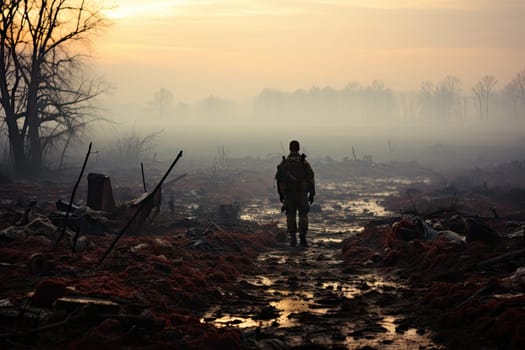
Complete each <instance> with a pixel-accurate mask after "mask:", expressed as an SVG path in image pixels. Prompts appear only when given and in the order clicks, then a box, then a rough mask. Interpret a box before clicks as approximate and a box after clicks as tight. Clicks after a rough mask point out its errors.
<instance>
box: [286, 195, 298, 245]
mask: <svg viewBox="0 0 525 350" xmlns="http://www.w3.org/2000/svg"><path fill="white" fill-rule="evenodd" d="M296 215H297V206H296V204H295V201H293V200H292V199H291V198H290V199H289V200H287V202H286V227H287V231H288V234H289V235H290V245H291V246H292V247H295V246H296V245H297V237H296V233H297V221H296Z"/></svg>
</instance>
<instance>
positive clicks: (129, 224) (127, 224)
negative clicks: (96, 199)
mask: <svg viewBox="0 0 525 350" xmlns="http://www.w3.org/2000/svg"><path fill="white" fill-rule="evenodd" d="M181 157H182V151H180V152H179V154H178V155H177V157H176V158H175V160H174V161H173V163H171V166H170V167H169V169H168V170H167V171H166V173H165V174H164V176H163V177H162V179H161V180H160V181H159V183H158V184H157V186H155V189H154V190H153V191H151V192H150V194H149V195H148V197H149V196H153V195H154V194H155V192H156V191H157V190H159V189H160V186H162V183H163V182H164V181H165V180H166V178H167V177H168V175H169V174H170V172H171V169H173V167H174V166H175V164H177V162H178V161H179V159H180V158H181ZM146 198H147V197H146ZM145 202H146V200H144V201H142V202H141V205H140V206H139V207H138V208H137V210H136V211H135V213H134V214H133V216H132V217H131V218H130V219H129V220H128V222H127V223H126V225H125V226H124V227H123V228H122V230H120V232H119V234H118V235H117V237H115V239H114V240H113V242H111V245H110V246H109V247H108V249H106V251H105V252H104V254H103V255H102V257H101V258H100V260H99V261H98V265H100V264H102V262H103V261H104V259H106V257H107V256H108V254H109V253H110V252H111V250H112V249H113V247H114V246H115V244H117V242H118V240H119V239H120V238H121V237H122V236H123V235H124V233H125V232H126V231H127V229H128V228H129V227H130V226H131V224H132V223H133V221H134V220H135V218H136V217H137V215H138V213H139V212H140V210H141V209H142V205H143V204H142V203H145Z"/></svg>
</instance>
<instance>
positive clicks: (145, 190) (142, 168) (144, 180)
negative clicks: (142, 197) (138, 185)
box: [140, 162, 148, 193]
mask: <svg viewBox="0 0 525 350" xmlns="http://www.w3.org/2000/svg"><path fill="white" fill-rule="evenodd" d="M140 169H141V170H142V184H143V185H144V193H146V192H148V190H147V187H146V177H145V176H144V164H143V163H142V162H140Z"/></svg>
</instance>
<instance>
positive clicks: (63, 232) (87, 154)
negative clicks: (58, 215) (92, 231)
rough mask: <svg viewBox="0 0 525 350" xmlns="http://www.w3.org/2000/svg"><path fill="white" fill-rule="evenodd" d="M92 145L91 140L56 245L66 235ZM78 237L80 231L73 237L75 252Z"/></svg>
mask: <svg viewBox="0 0 525 350" xmlns="http://www.w3.org/2000/svg"><path fill="white" fill-rule="evenodd" d="M92 146H93V142H90V143H89V148H88V151H87V153H86V158H85V159H84V164H82V169H81V170H80V175H79V176H78V179H77V182H76V183H75V187H73V192H72V193H71V198H70V199H69V205H68V206H67V211H66V216H65V217H64V221H63V222H62V226H61V227H60V235H59V236H58V238H57V241H56V245H58V243H60V241H61V240H62V238H63V237H64V234H65V233H66V225H67V218H68V217H69V213H70V212H71V207H72V206H73V200H74V199H75V193H76V192H77V188H78V184H79V183H80V180H81V179H82V175H83V174H84V170H86V164H87V161H88V159H89V155H90V154H91V147H92ZM77 239H78V233H76V234H75V237H74V239H73V247H72V248H71V249H72V250H73V252H75V245H76V244H77ZM56 245H55V246H56Z"/></svg>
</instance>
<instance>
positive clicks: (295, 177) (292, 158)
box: [275, 140, 315, 247]
mask: <svg viewBox="0 0 525 350" xmlns="http://www.w3.org/2000/svg"><path fill="white" fill-rule="evenodd" d="M299 149H300V146H299V142H298V141H295V140H294V141H291V142H290V154H289V155H288V157H284V156H283V160H282V161H281V163H280V164H279V165H278V166H277V173H276V174H275V179H276V180H277V192H278V193H279V200H280V201H281V203H283V207H282V211H286V225H287V231H288V233H289V234H290V245H291V246H296V245H297V237H296V233H297V232H299V239H300V243H301V246H303V247H307V246H308V243H307V241H306V233H307V231H308V212H309V210H310V204H312V203H313V202H314V196H315V181H314V172H313V170H312V167H311V166H310V164H309V163H308V162H307V161H306V156H305V155H304V154H299ZM297 213H299V226H297V221H296V217H297Z"/></svg>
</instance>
